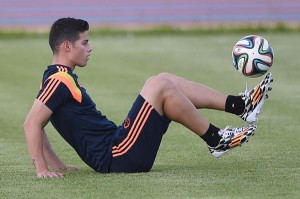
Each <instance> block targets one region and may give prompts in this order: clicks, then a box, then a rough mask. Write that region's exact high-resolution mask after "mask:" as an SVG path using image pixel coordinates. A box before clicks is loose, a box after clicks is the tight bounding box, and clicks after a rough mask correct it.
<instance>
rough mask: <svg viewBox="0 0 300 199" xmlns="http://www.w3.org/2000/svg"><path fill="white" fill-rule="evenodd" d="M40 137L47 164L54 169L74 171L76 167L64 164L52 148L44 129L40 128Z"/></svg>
mask: <svg viewBox="0 0 300 199" xmlns="http://www.w3.org/2000/svg"><path fill="white" fill-rule="evenodd" d="M42 139H43V153H44V157H45V160H46V163H47V165H48V166H50V167H51V168H52V169H54V170H55V171H76V170H78V168H77V167H75V166H72V165H65V164H64V163H63V162H62V161H61V159H60V158H59V157H58V155H57V154H56V153H55V151H54V150H53V148H52V146H51V144H50V142H49V140H48V137H47V134H46V132H45V129H42Z"/></svg>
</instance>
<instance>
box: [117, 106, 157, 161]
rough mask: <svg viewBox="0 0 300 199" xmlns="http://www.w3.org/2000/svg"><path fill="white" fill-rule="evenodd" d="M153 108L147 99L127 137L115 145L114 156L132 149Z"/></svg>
mask: <svg viewBox="0 0 300 199" xmlns="http://www.w3.org/2000/svg"><path fill="white" fill-rule="evenodd" d="M152 110H153V107H152V106H151V105H150V104H149V103H148V102H146V101H145V102H144V104H143V106H142V108H141V109H140V111H139V113H138V115H137V116H136V118H135V120H134V122H133V124H132V126H131V128H130V131H129V133H128V134H127V136H126V138H125V139H124V140H123V141H122V142H121V143H120V144H118V145H117V146H114V147H113V150H112V156H113V157H118V156H121V155H123V154H125V153H126V152H127V151H128V150H129V149H131V147H132V146H133V145H134V143H135V142H136V140H137V139H138V137H139V135H140V133H141V131H142V130H143V128H144V126H145V123H146V122H147V120H148V118H149V115H150V113H151V112H152Z"/></svg>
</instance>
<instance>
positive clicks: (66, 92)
mask: <svg viewBox="0 0 300 199" xmlns="http://www.w3.org/2000/svg"><path fill="white" fill-rule="evenodd" d="M37 99H38V100H40V101H41V102H42V103H44V104H45V105H46V106H47V107H48V108H49V109H51V110H52V111H53V112H54V111H55V110H56V109H57V108H58V107H59V106H61V105H63V104H64V103H66V102H68V100H71V99H73V100H75V101H77V102H79V103H81V101H82V94H81V90H80V89H79V88H78V87H77V84H76V83H75V80H74V79H73V78H72V76H70V75H69V74H68V73H64V72H58V73H55V74H53V75H51V76H50V77H49V78H48V79H47V80H46V81H45V82H44V84H42V88H41V90H40V92H39V93H38V95H37Z"/></svg>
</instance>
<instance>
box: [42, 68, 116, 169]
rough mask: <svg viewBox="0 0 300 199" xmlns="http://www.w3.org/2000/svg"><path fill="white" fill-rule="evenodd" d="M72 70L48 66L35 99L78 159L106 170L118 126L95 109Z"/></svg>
mask: <svg viewBox="0 0 300 199" xmlns="http://www.w3.org/2000/svg"><path fill="white" fill-rule="evenodd" d="M77 78H78V77H77V75H75V74H73V71H72V69H71V68H69V67H66V66H62V65H51V66H48V68H47V70H46V71H45V72H44V76H43V80H42V84H41V89H40V91H39V93H38V95H37V99H38V100H40V101H41V102H42V103H44V104H45V105H46V106H47V107H48V108H49V109H51V110H52V112H53V114H52V115H51V118H50V121H51V123H52V125H53V126H54V127H55V129H56V130H57V131H58V132H59V133H60V135H61V136H62V137H63V138H64V139H65V140H66V141H67V142H68V143H69V144H70V145H71V146H72V147H73V148H74V149H75V150H76V152H77V154H78V155H79V156H80V157H81V159H82V160H83V161H84V162H85V163H86V164H87V165H89V166H90V167H91V168H93V169H94V170H96V171H99V172H105V171H107V169H108V166H109V163H110V160H111V140H112V137H113V135H114V132H115V130H116V129H117V126H116V124H115V123H114V122H112V121H110V120H108V119H107V118H106V116H105V115H102V114H101V112H100V111H98V110H97V109H96V105H95V103H94V102H93V101H92V99H91V98H90V96H89V95H88V94H87V93H86V90H85V89H84V88H83V87H82V86H81V85H80V84H79V83H78V81H77Z"/></svg>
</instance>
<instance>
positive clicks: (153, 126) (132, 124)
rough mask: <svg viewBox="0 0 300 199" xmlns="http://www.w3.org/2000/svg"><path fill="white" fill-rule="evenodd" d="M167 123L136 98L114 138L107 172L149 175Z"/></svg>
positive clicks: (167, 121)
mask: <svg viewBox="0 0 300 199" xmlns="http://www.w3.org/2000/svg"><path fill="white" fill-rule="evenodd" d="M170 122H171V121H170V120H169V119H168V118H167V117H165V116H161V115H159V114H158V112H157V111H156V110H155V109H154V108H153V107H152V106H151V105H150V104H149V103H148V102H147V101H145V99H144V98H143V97H142V96H141V95H139V96H138V97H137V99H136V101H135V102H134V104H133V106H132V108H131V110H130V111H129V113H128V116H127V117H126V119H125V120H124V122H123V124H122V126H119V127H118V129H117V131H116V133H115V135H114V138H113V147H112V161H111V165H110V169H109V170H110V172H148V171H150V170H151V168H152V166H153V163H154V160H155V157H156V154H157V151H158V149H159V146H160V143H161V140H162V137H163V135H164V133H165V132H166V131H167V129H168V126H169V124H170Z"/></svg>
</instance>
